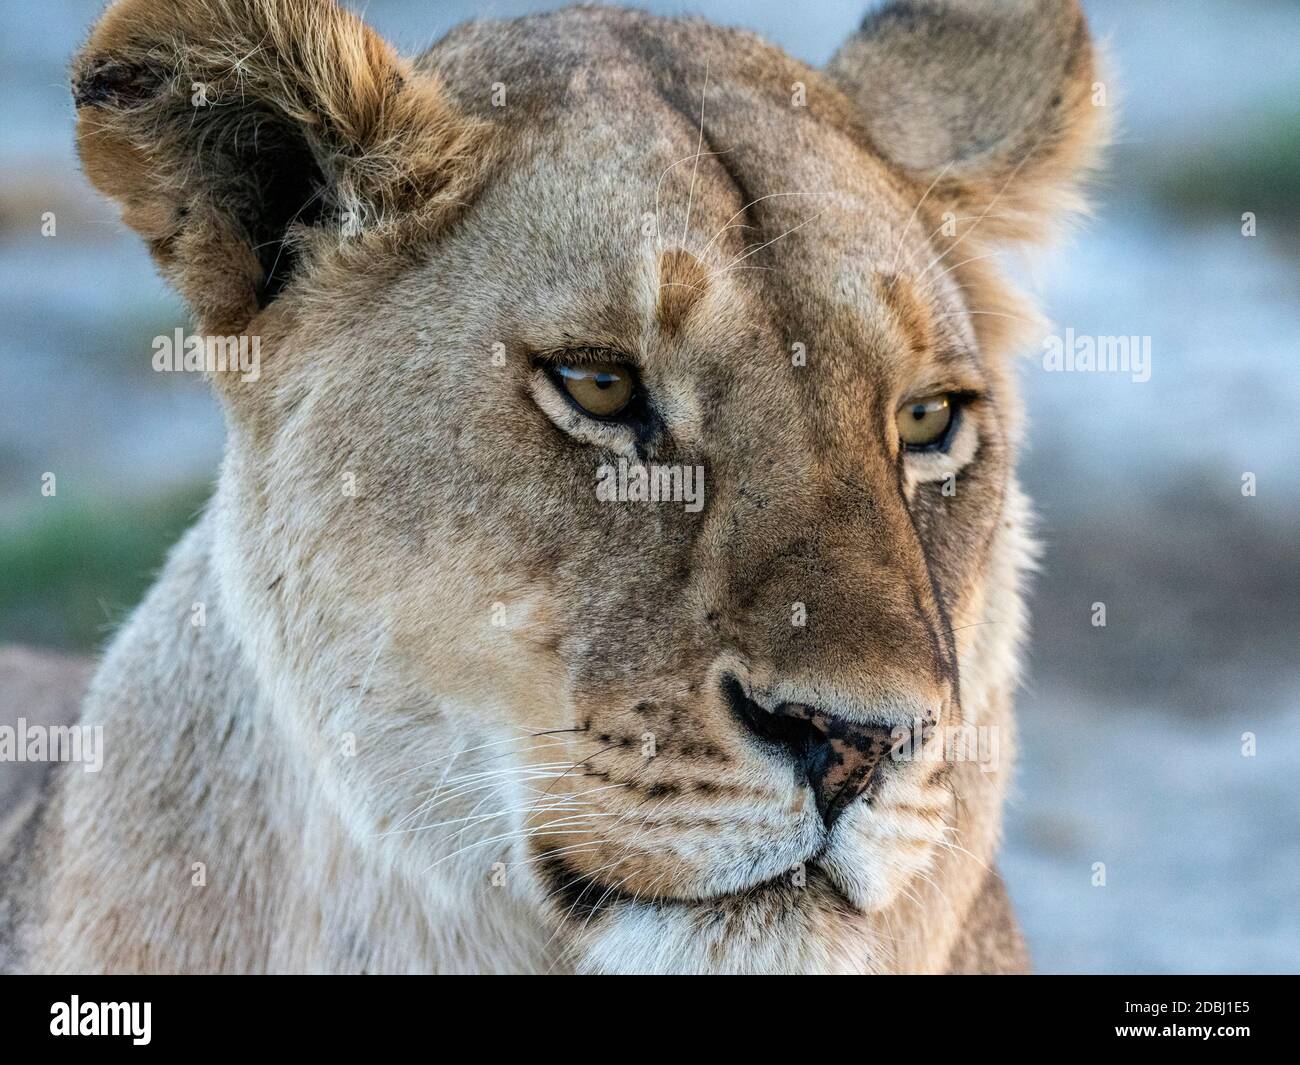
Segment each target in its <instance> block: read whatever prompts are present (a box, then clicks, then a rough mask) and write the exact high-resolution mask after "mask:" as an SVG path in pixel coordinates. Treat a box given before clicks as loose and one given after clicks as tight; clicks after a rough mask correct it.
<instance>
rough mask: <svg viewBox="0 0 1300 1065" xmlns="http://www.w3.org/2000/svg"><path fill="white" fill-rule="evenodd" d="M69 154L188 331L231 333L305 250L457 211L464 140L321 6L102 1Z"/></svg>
mask: <svg viewBox="0 0 1300 1065" xmlns="http://www.w3.org/2000/svg"><path fill="white" fill-rule="evenodd" d="M72 87H73V96H74V98H75V101H76V105H77V112H78V120H77V148H78V151H79V153H80V155H81V160H82V164H83V166H84V167H85V170H86V174H87V175H88V176H89V178H90V180H91V181H92V183H94V185H95V186H96V187H97V188H99V189H100V190H101V191H102V192H104V193H106V194H107V195H109V196H111V197H112V198H113V199H115V200H117V201H118V202H119V203H120V204H121V206H122V209H123V217H124V219H125V221H126V222H127V223H128V224H129V225H130V226H131V227H132V228H134V229H135V230H137V231H138V232H139V233H140V234H141V236H143V237H144V238H145V239H146V241H148V243H149V246H150V250H151V251H152V252H153V254H154V257H155V258H156V259H157V260H158V262H159V264H160V265H161V268H162V269H163V271H164V273H165V274H166V275H167V276H168V278H169V279H170V280H171V281H172V282H173V284H175V285H176V287H177V288H178V289H179V290H180V292H181V294H182V295H183V296H184V297H185V298H186V299H187V301H188V302H189V303H190V305H191V307H192V309H193V310H194V312H195V316H196V318H197V319H198V320H199V323H200V325H201V327H202V328H204V329H205V330H207V331H209V332H232V331H234V332H238V331H241V330H242V328H243V327H244V326H245V325H246V324H247V322H248V320H249V319H250V318H251V317H252V316H253V315H254V314H256V313H257V311H258V310H259V309H260V308H261V307H263V306H265V305H266V304H267V303H269V302H270V301H271V300H272V299H274V298H275V297H276V295H277V293H279V291H280V290H281V289H282V288H283V287H284V285H285V284H286V282H287V281H288V280H289V279H290V278H291V277H292V276H293V273H294V270H295V267H296V265H298V259H299V255H298V253H299V252H301V250H302V249H303V248H305V247H309V246H311V242H312V240H313V239H317V238H322V237H325V236H328V237H330V238H331V239H335V238H336V239H339V240H346V239H350V238H355V237H358V236H360V235H363V234H367V233H372V232H374V231H375V230H377V229H378V230H382V229H384V227H386V226H391V225H392V223H393V222H394V220H395V219H397V218H399V217H400V218H403V219H404V220H408V221H409V218H408V216H409V214H410V213H417V214H419V215H421V216H422V217H424V218H428V219H432V218H434V217H435V216H436V215H437V213H438V211H439V210H440V209H449V208H450V205H452V204H454V203H456V202H458V201H460V200H461V199H462V198H463V193H464V189H463V187H461V186H462V184H463V182H464V180H466V172H467V170H468V169H470V168H472V162H471V160H472V158H473V155H474V151H473V148H474V140H475V127H473V126H471V125H470V124H469V123H467V122H466V121H465V120H464V119H462V118H460V117H459V116H458V115H457V114H456V113H455V112H454V110H453V108H452V107H451V105H450V104H449V103H448V101H447V98H446V96H445V95H444V93H443V91H442V89H441V87H440V85H439V84H438V83H437V82H436V80H435V79H434V78H433V77H432V76H430V75H428V74H424V73H417V72H416V71H414V70H413V69H412V68H411V66H410V65H409V64H408V63H407V62H405V61H404V60H402V59H400V58H399V57H398V56H397V55H396V54H395V53H394V51H393V50H392V49H391V48H390V47H389V46H388V45H387V44H386V43H385V42H384V41H383V40H382V39H380V38H379V37H378V36H377V35H376V34H375V33H374V32H373V31H371V30H370V29H369V28H368V27H367V26H365V25H364V24H363V23H362V22H361V21H360V20H359V19H357V18H356V17H355V16H353V15H351V14H349V13H348V12H346V11H344V10H342V9H341V8H339V7H338V6H336V5H335V4H334V3H333V2H332V0H117V2H116V3H114V4H113V5H112V6H111V7H110V8H109V9H108V11H107V12H106V13H105V14H104V16H103V18H102V19H101V20H100V22H99V23H98V25H97V26H96V27H95V29H94V31H93V33H92V34H91V37H90V41H89V43H88V44H87V45H86V47H85V48H84V49H83V50H82V51H81V53H80V54H79V55H78V57H77V58H76V60H75V62H74V67H73V79H72Z"/></svg>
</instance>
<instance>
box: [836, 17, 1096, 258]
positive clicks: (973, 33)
mask: <svg viewBox="0 0 1300 1065" xmlns="http://www.w3.org/2000/svg"><path fill="white" fill-rule="evenodd" d="M827 72H828V73H829V74H830V75H831V77H832V78H833V79H834V80H835V82H836V83H837V84H838V85H839V86H840V88H841V89H843V91H844V92H846V93H847V94H848V95H849V96H850V97H851V98H852V99H853V101H854V102H855V103H856V104H857V105H858V108H859V111H860V113H861V116H862V118H863V120H864V121H865V123H866V126H867V129H868V130H869V131H870V134H871V136H872V139H873V141H874V142H875V146H876V148H877V150H878V151H879V152H880V153H881V154H882V155H884V156H885V158H886V159H888V160H889V161H890V162H892V163H893V164H895V165H896V166H897V167H899V168H900V169H902V170H903V171H905V172H906V173H908V174H909V175H911V176H913V177H914V178H915V179H917V180H918V181H919V182H921V183H922V184H924V185H927V186H929V185H931V184H932V185H933V188H932V191H931V193H930V200H931V202H937V203H939V204H941V205H943V206H944V207H945V208H946V209H950V210H951V211H952V212H953V214H954V215H955V216H956V217H957V218H959V219H961V220H962V221H963V223H964V224H967V225H969V224H970V222H971V220H973V219H975V218H978V219H980V221H979V229H980V237H981V238H982V239H986V240H987V239H1001V240H1031V239H1034V238H1036V237H1040V236H1041V235H1042V234H1043V233H1044V232H1045V231H1046V230H1047V226H1046V223H1048V222H1049V221H1050V220H1051V219H1052V218H1053V217H1055V216H1056V215H1058V214H1060V213H1062V212H1063V211H1069V210H1075V209H1079V208H1080V207H1081V206H1082V203H1081V201H1080V199H1079V196H1078V192H1077V186H1078V181H1079V179H1080V177H1081V176H1082V175H1083V174H1084V173H1086V171H1087V170H1088V168H1089V167H1090V166H1091V165H1092V164H1093V163H1094V162H1095V160H1096V156H1097V155H1098V153H1099V149H1100V148H1101V146H1102V143H1103V142H1104V140H1105V132H1106V126H1107V123H1106V121H1105V108H1104V106H1098V105H1097V104H1098V102H1099V101H1097V100H1095V99H1094V78H1095V76H1096V75H1095V71H1094V57H1093V47H1092V42H1091V39H1090V37H1089V34H1088V27H1087V23H1086V22H1085V20H1084V17H1083V13H1082V11H1081V10H1080V8H1079V4H1078V2H1077V0H893V2H890V3H887V4H886V5H885V6H884V7H883V8H881V9H880V10H878V11H876V12H874V13H873V14H870V15H868V16H867V18H866V19H865V20H864V22H863V24H862V26H861V28H860V29H859V31H858V32H857V33H855V34H854V35H853V36H852V37H851V38H849V40H848V41H846V42H845V44H844V45H843V47H841V48H840V50H839V51H838V52H837V53H836V54H835V56H834V57H833V58H832V59H831V61H830V64H829V66H828V68H827Z"/></svg>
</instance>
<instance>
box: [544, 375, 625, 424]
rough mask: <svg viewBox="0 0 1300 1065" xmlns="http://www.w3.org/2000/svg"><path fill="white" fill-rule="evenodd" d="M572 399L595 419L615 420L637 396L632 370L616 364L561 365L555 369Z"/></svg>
mask: <svg viewBox="0 0 1300 1065" xmlns="http://www.w3.org/2000/svg"><path fill="white" fill-rule="evenodd" d="M553 373H554V375H555V377H556V378H557V379H558V383H559V385H560V387H561V388H563V389H564V391H565V392H567V393H568V394H569V398H570V399H572V400H573V402H574V403H576V404H577V405H578V406H579V407H581V408H582V409H583V410H584V411H586V412H587V413H588V414H590V415H591V416H592V417H594V418H612V417H614V416H615V415H617V414H619V413H620V412H622V411H623V410H624V409H625V408H626V407H627V405H628V404H629V403H631V402H632V398H633V396H635V395H636V377H635V376H634V374H633V372H632V369H631V368H630V367H628V366H623V365H621V364H619V363H617V362H583V363H577V364H564V363H561V364H560V365H558V366H555V367H554V368H553Z"/></svg>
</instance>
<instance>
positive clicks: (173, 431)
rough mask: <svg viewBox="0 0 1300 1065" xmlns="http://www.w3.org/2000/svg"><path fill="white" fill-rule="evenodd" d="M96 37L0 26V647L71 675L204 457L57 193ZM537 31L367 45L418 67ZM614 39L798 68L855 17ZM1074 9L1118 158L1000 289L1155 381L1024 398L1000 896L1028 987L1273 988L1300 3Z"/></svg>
mask: <svg viewBox="0 0 1300 1065" xmlns="http://www.w3.org/2000/svg"><path fill="white" fill-rule="evenodd" d="M100 6H101V5H100V4H98V3H86V2H73V0H42V2H40V3H37V2H35V0H27V2H24V3H18V4H10V5H7V6H6V12H5V17H6V21H7V22H8V24H9V26H10V29H9V32H8V33H7V34H5V35H4V37H3V39H0V100H3V105H2V109H3V126H2V127H0V644H3V643H10V642H21V643H25V644H28V645H35V646H43V647H48V648H57V649H65V650H69V651H90V652H93V651H95V650H96V649H97V648H99V647H101V646H102V645H103V643H104V641H105V640H106V639H107V638H108V636H109V635H110V634H111V632H112V631H113V629H114V627H115V626H116V625H117V624H118V623H119V621H120V620H121V619H122V617H123V616H124V614H125V613H126V612H127V611H128V610H129V609H130V608H131V607H132V606H133V605H134V603H135V601H136V600H137V598H138V597H139V596H140V594H141V593H142V592H143V590H144V589H145V588H146V587H147V585H148V584H149V582H150V580H151V577H152V574H153V572H154V571H155V569H156V568H157V566H158V564H159V563H160V561H161V558H162V555H163V553H164V552H165V550H166V548H167V546H168V545H169V544H170V543H171V542H172V541H173V540H174V539H175V538H176V537H177V536H178V534H179V533H180V531H181V530H182V529H183V528H184V527H185V526H186V525H187V524H188V523H189V522H190V521H191V520H192V519H193V517H194V515H195V513H196V512H197V510H198V508H200V507H201V506H202V503H203V500H204V499H205V498H206V496H207V494H208V492H209V489H210V485H211V481H212V477H213V474H214V471H215V468H216V464H217V462H218V459H219V456H220V451H221V446H222V427H221V418H220V412H219V411H218V409H217V407H216V405H215V402H214V401H213V400H212V398H211V397H210V396H209V395H208V392H207V389H206V387H205V386H204V385H203V384H202V382H200V381H196V380H194V379H192V378H191V375H188V374H158V373H154V372H152V370H151V367H150V361H149V360H150V355H151V349H150V341H151V339H152V338H153V337H154V336H157V335H160V334H164V333H170V332H171V331H172V330H173V329H174V328H176V327H177V326H180V325H185V324H186V317H185V314H184V311H183V309H182V307H181V306H180V304H179V302H178V301H177V300H176V299H175V298H174V297H173V296H172V295H171V294H170V293H169V292H168V291H167V290H166V288H165V287H164V286H163V284H162V282H161V281H160V280H159V279H158V278H157V276H156V274H155V273H154V270H153V267H152V265H151V263H150V261H149V258H148V256H147V254H146V252H145V251H144V248H143V247H142V245H141V244H140V243H139V242H138V240H137V239H135V238H134V237H132V236H131V235H130V234H128V233H127V232H126V231H125V230H124V229H123V228H122V226H121V225H120V224H119V223H118V221H117V219H116V212H115V209H114V208H113V207H112V206H110V205H109V204H108V203H107V202H106V201H104V200H102V199H101V198H100V197H99V196H97V195H96V194H95V193H93V192H92V191H91V190H90V188H89V187H88V186H87V184H86V183H85V181H84V179H83V178H82V177H81V176H80V174H79V172H78V170H77V166H76V163H75V159H74V155H73V151H72V133H71V131H72V121H73V116H72V108H71V104H70V100H69V95H68V90H67V85H66V64H67V61H68V58H69V57H70V55H71V53H72V52H73V50H74V49H75V48H76V47H77V46H78V45H79V44H80V43H81V41H82V39H83V36H84V34H85V33H86V32H87V30H88V28H89V26H90V24H91V22H92V21H93V19H94V18H95V16H96V15H97V13H98V11H99V10H100ZM550 6H558V5H553V4H531V3H514V2H504V0H499V2H490V3H466V2H458V0H437V2H434V0H371V2H370V3H368V4H366V5H365V13H366V16H367V18H368V19H369V20H370V21H371V23H372V24H373V25H374V26H375V27H376V28H377V29H379V30H380V31H381V32H382V33H384V34H385V35H386V36H387V37H388V38H389V39H390V40H392V41H394V42H395V43H397V44H398V45H399V46H400V47H401V48H402V49H403V50H405V51H407V52H408V53H413V52H418V51H420V50H421V49H422V48H423V47H424V46H426V45H427V44H429V43H430V42H432V41H433V40H434V39H435V38H436V37H438V36H439V35H440V34H442V33H443V32H444V31H446V30H447V29H449V28H450V27H451V26H453V25H455V24H456V23H458V22H460V21H463V20H464V19H466V18H470V17H475V16H479V17H494V16H495V17H510V16H513V15H518V14H524V13H527V12H529V11H534V10H539V9H543V8H545V7H550ZM639 6H644V7H647V8H649V9H652V10H655V11H659V12H662V13H669V14H676V13H687V12H689V13H697V14H702V15H705V16H707V17H709V18H711V19H713V20H714V21H717V22H721V23H725V24H732V25H740V26H745V27H748V28H751V29H754V30H756V31H758V32H760V33H761V34H763V35H764V36H766V37H767V38H768V39H769V40H771V41H773V42H775V43H776V44H779V45H781V46H783V47H784V48H785V49H786V50H787V51H789V52H791V53H792V54H793V55H795V56H796V57H798V58H800V59H803V60H806V61H808V62H810V63H813V64H817V65H820V64H822V63H824V62H825V60H826V59H827V58H828V57H829V56H830V55H831V53H832V52H833V51H834V50H835V48H836V47H837V46H838V45H839V43H840V42H841V41H842V40H843V39H844V38H845V37H846V36H847V35H848V34H849V33H850V32H851V31H852V30H853V28H854V27H855V25H856V23H857V21H858V20H859V19H860V17H861V15H862V14H863V12H864V11H865V10H866V9H867V8H868V7H869V6H871V5H870V2H869V0H817V2H815V3H810V4H798V5H796V4H790V3H788V2H786V0H761V2H757V3H740V2H736V0H696V2H695V3H692V4H690V5H689V6H687V5H678V4H675V3H660V2H652V3H647V4H642V5H639ZM1085 6H1086V8H1087V10H1088V13H1089V16H1090V19H1091V22H1092V26H1093V29H1094V32H1095V33H1096V35H1097V36H1098V37H1100V38H1101V39H1102V40H1103V41H1105V42H1106V43H1107V47H1108V51H1109V56H1110V64H1111V72H1110V75H1109V76H1108V77H1107V79H1106V87H1107V95H1108V100H1109V103H1110V105H1112V106H1114V105H1117V104H1118V110H1119V113H1120V115H1121V116H1122V120H1121V125H1120V135H1119V141H1118V144H1117V145H1116V147H1115V149H1114V151H1113V153H1112V156H1111V166H1110V168H1109V173H1108V175H1107V177H1106V178H1105V179H1104V180H1103V181H1102V182H1101V183H1100V184H1099V185H1098V187H1097V189H1096V193H1095V197H1094V198H1095V200H1096V204H1097V210H1096V215H1095V217H1094V218H1093V219H1092V220H1091V221H1090V222H1089V223H1087V224H1086V225H1085V226H1084V227H1082V228H1081V229H1080V230H1079V231H1078V232H1076V233H1075V234H1073V235H1072V236H1071V237H1070V238H1069V239H1068V240H1067V241H1066V242H1065V243H1064V244H1063V245H1062V246H1061V247H1060V248H1058V249H1057V250H1056V251H1055V252H1053V253H1051V254H1048V255H1046V256H1044V257H1043V258H1042V260H1041V262H1037V263H1036V262H1029V263H1019V264H1017V265H1016V270H1017V272H1018V273H1019V274H1020V276H1022V277H1023V278H1024V279H1025V280H1026V282H1027V283H1028V284H1030V285H1031V286H1032V288H1033V289H1034V290H1035V291H1037V292H1038V293H1039V295H1040V297H1041V301H1042V304H1043V307H1044V309H1045V311H1046V312H1047V314H1048V315H1049V316H1050V318H1051V319H1052V321H1053V322H1054V323H1055V329H1056V330H1057V331H1060V332H1063V331H1064V330H1065V329H1067V328H1070V329H1073V330H1074V332H1075V334H1076V335H1094V336H1095V335H1105V336H1112V335H1122V336H1139V337H1149V338H1150V345H1151V376H1150V380H1148V381H1146V382H1141V383H1139V382H1135V381H1133V380H1132V379H1131V378H1130V377H1129V376H1128V375H1124V374H1097V373H1091V374H1089V373H1050V372H1046V371H1045V370H1044V369H1043V365H1042V358H1041V351H1038V350H1030V351H1029V352H1028V353H1027V356H1028V357H1027V358H1025V359H1024V360H1023V362H1022V365H1021V368H1020V372H1021V378H1022V381H1023V386H1024V390H1025V395H1026V399H1027V408H1028V411H1029V414H1030V418H1031V425H1030V433H1029V443H1028V450H1027V454H1026V456H1025V461H1024V464H1023V475H1024V480H1025V482H1026V484H1027V487H1028V489H1029V491H1030V492H1031V494H1032V495H1033V497H1034V498H1035V500H1036V502H1037V505H1038V510H1039V513H1040V515H1041V536H1042V540H1043V542H1044V554H1043V562H1042V572H1041V574H1040V576H1039V578H1038V580H1037V583H1036V588H1035V595H1034V600H1033V601H1034V617H1035V625H1034V639H1033V643H1032V648H1031V667H1032V668H1031V675H1030V680H1029V682H1028V685H1027V688H1026V690H1025V691H1024V692H1023V693H1022V694H1021V697H1020V703H1019V706H1020V723H1021V731H1022V756H1021V764H1020V770H1019V773H1018V777H1017V787H1016V791H1015V795H1014V797H1013V800H1012V803H1011V806H1010V809H1009V814H1008V826H1007V839H1006V845H1005V848H1004V853H1003V857H1002V865H1003V869H1004V872H1005V874H1006V877H1007V880H1008V883H1009V885H1010V889H1011V893H1012V895H1013V897H1014V899H1015V901H1016V904H1017V907H1018V909H1019V911H1020V915H1021V918H1022V921H1023V923H1024V925H1025V930H1026V933H1027V935H1028V938H1029V942H1030V947H1031V950H1032V952H1033V955H1034V959H1035V963H1036V965H1037V967H1038V968H1039V969H1040V970H1042V971H1046V972H1062V971H1064V972H1159V973H1167V972H1183V971H1200V972H1248V971H1291V972H1294V971H1300V415H1298V412H1300V0H1179V2H1177V3H1174V2H1172V0H1085ZM46 212H53V216H54V225H55V231H54V234H53V235H52V236H46V235H43V233H42V227H43V224H45V222H46V221H47V219H46V218H45V217H44V216H45V214H46ZM1246 212H1251V213H1252V214H1253V215H1254V217H1255V226H1256V235H1254V236H1246V235H1244V234H1243V215H1244V214H1245V213H1246ZM47 228H48V227H47ZM46 473H54V474H55V475H56V477H57V481H56V484H57V493H56V494H55V495H54V496H46V495H43V494H42V491H41V488H42V483H43V482H42V477H43V475H44V474H46ZM1248 473H1249V474H1253V475H1254V480H1255V485H1256V492H1255V494H1254V495H1253V496H1250V495H1243V491H1242V487H1243V476H1244V475H1245V474H1248ZM1096 603H1104V604H1105V606H1106V625H1105V626H1104V627H1098V626H1094V625H1093V624H1092V620H1093V616H1094V604H1096ZM1244 733H1251V734H1253V735H1254V737H1255V744H1256V747H1255V753H1254V755H1253V756H1245V755H1243V753H1242V745H1243V738H1242V737H1243V734H1244ZM1097 863H1103V864H1104V871H1105V884H1104V886H1101V885H1099V884H1097V883H1096V881H1097V879H1098V876H1097V872H1096V870H1097Z"/></svg>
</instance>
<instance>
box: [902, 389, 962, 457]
mask: <svg viewBox="0 0 1300 1065" xmlns="http://www.w3.org/2000/svg"><path fill="white" fill-rule="evenodd" d="M953 415H954V406H953V401H952V395H951V394H949V393H947V392H945V393H943V394H941V395H937V396H925V397H923V398H921V399H914V400H909V401H908V402H906V403H904V404H903V405H902V406H901V407H899V408H898V437H899V439H900V440H901V441H902V442H903V447H904V448H905V449H906V450H908V451H928V450H932V449H937V448H940V447H942V446H943V445H944V443H945V442H946V441H947V438H948V430H949V429H950V428H951V427H952V422H953Z"/></svg>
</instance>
